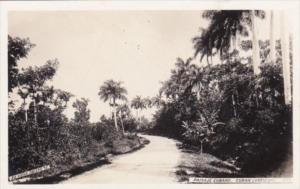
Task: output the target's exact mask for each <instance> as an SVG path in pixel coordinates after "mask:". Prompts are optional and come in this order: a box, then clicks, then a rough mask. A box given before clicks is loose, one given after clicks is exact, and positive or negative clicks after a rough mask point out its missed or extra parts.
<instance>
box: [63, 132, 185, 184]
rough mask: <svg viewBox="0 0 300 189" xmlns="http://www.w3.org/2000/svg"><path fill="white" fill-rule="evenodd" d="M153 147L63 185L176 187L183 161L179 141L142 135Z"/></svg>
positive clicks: (115, 160) (115, 158)
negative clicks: (179, 166)
mask: <svg viewBox="0 0 300 189" xmlns="http://www.w3.org/2000/svg"><path fill="white" fill-rule="evenodd" d="M142 136H143V137H145V138H147V139H148V140H150V144H148V145H146V146H145V147H144V148H142V149H141V150H138V151H136V152H133V153H130V154H124V155H120V156H116V157H114V158H113V160H112V164H109V165H104V166H101V167H99V168H95V169H93V170H91V171H88V172H85V173H83V174H81V175H77V176H75V177H72V178H70V179H68V180H66V181H64V182H62V183H63V184H80V183H82V184H95V183H97V184H125V183H127V184H136V183H145V184H146V183H148V184H149V183H151V184H163V183H176V182H177V179H176V176H175V168H176V166H177V165H178V163H179V160H180V153H181V152H180V151H179V150H178V149H177V147H176V141H174V140H172V139H168V138H165V137H159V136H149V135H142Z"/></svg>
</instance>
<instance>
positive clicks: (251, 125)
mask: <svg viewBox="0 0 300 189" xmlns="http://www.w3.org/2000/svg"><path fill="white" fill-rule="evenodd" d="M281 70H282V68H281V65H280V64H269V63H265V64H264V65H263V66H262V67H261V74H260V75H257V76H255V75H254V74H253V71H252V67H251V66H249V65H248V64H241V63H240V62H228V63H227V64H219V65H215V66H206V67H199V66H197V65H194V64H190V63H189V61H187V62H183V61H182V60H179V61H178V62H177V64H176V68H175V69H174V70H172V75H171V78H170V79H169V80H168V81H166V82H165V83H164V85H163V87H162V93H163V94H165V97H166V104H165V105H164V106H162V107H161V108H160V109H159V110H158V111H157V113H156V115H155V124H156V127H155V130H156V131H157V132H159V133H161V134H164V135H169V136H173V137H177V138H179V139H181V140H183V141H184V142H185V143H186V144H191V145H199V146H200V145H201V144H202V143H203V148H204V150H205V151H206V152H210V153H213V154H215V155H217V156H219V157H222V158H224V159H230V160H231V161H232V162H235V163H236V164H237V165H238V166H240V167H242V168H243V171H244V172H247V173H258V172H260V171H262V170H264V171H268V170H269V169H271V168H274V167H275V166H276V165H278V162H282V161H283V160H284V159H285V158H286V157H287V155H288V153H289V152H290V151H289V150H291V143H292V120H291V116H292V114H291V107H289V106H287V105H285V103H284V96H283V95H284V94H283V78H282V71H281Z"/></svg>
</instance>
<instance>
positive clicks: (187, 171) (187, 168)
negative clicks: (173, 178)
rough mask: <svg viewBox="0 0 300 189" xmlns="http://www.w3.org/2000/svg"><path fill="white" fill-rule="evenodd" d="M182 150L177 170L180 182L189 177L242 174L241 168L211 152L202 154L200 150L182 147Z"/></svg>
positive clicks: (223, 176)
mask: <svg viewBox="0 0 300 189" xmlns="http://www.w3.org/2000/svg"><path fill="white" fill-rule="evenodd" d="M182 152H183V155H182V157H181V162H180V164H179V166H178V167H177V171H176V175H177V177H178V179H179V181H180V182H185V181H187V180H188V179H189V177H205V178H226V177H240V176H241V173H240V172H239V168H237V167H235V166H234V165H232V164H230V163H228V162H226V161H222V160H221V159H219V158H217V157H215V156H213V155H211V154H207V153H202V154H200V153H199V152H198V151H195V150H185V149H182Z"/></svg>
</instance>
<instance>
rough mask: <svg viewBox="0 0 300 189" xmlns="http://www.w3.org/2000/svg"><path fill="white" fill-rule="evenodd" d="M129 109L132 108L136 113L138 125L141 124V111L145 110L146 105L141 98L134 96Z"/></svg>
mask: <svg viewBox="0 0 300 189" xmlns="http://www.w3.org/2000/svg"><path fill="white" fill-rule="evenodd" d="M131 107H132V108H134V109H135V110H136V112H137V118H138V120H139V123H141V115H140V113H141V111H142V110H143V109H145V108H146V105H145V103H144V100H143V98H142V97H141V96H136V97H135V98H133V99H132V101H131Z"/></svg>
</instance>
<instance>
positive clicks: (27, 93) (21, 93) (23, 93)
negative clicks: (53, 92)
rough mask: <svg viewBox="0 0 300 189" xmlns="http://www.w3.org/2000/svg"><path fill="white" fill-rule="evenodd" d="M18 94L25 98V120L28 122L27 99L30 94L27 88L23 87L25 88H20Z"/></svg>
mask: <svg viewBox="0 0 300 189" xmlns="http://www.w3.org/2000/svg"><path fill="white" fill-rule="evenodd" d="M18 94H19V95H20V97H21V98H22V99H23V107H24V111H25V122H27V120H28V114H27V107H26V99H27V97H28V96H29V92H28V90H26V89H23V90H21V89H19V90H18Z"/></svg>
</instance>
